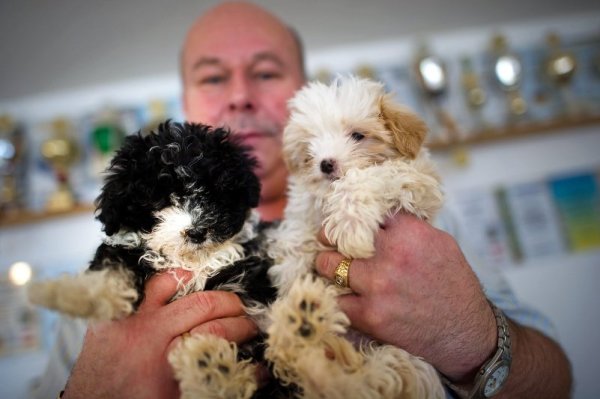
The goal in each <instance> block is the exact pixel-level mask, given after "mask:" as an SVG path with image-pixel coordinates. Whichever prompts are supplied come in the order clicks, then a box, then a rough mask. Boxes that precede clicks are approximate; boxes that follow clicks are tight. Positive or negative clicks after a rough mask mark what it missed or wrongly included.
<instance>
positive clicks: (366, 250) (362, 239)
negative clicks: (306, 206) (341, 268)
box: [323, 216, 375, 259]
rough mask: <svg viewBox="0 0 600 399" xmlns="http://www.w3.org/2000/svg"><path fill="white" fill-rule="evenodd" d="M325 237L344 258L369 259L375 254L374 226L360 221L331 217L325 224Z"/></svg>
mask: <svg viewBox="0 0 600 399" xmlns="http://www.w3.org/2000/svg"><path fill="white" fill-rule="evenodd" d="M323 227H324V230H325V236H326V237H327V238H328V239H329V240H330V242H331V243H332V244H333V245H334V246H335V247H337V250H338V251H339V252H340V253H341V254H342V255H344V256H346V257H348V258H352V259H367V258H370V257H372V256H373V255H374V254H375V232H374V231H373V226H370V225H369V224H368V223H365V222H362V221H360V220H356V219H355V220H352V219H348V218H343V217H340V218H336V217H333V216H330V217H328V218H326V219H325V222H324V223H323Z"/></svg>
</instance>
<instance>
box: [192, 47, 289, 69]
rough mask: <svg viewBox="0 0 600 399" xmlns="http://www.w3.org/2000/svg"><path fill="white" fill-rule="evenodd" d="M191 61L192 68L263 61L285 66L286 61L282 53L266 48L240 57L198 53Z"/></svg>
mask: <svg viewBox="0 0 600 399" xmlns="http://www.w3.org/2000/svg"><path fill="white" fill-rule="evenodd" d="M190 61H191V69H192V70H197V69H200V68H202V67H206V66H215V67H223V68H225V67H233V66H243V67H253V66H255V65H257V64H261V63H262V62H271V63H273V64H275V65H277V66H280V67H283V66H284V65H285V62H284V61H283V60H282V57H281V55H280V54H277V53H276V52H274V51H269V50H264V51H256V52H253V53H251V54H246V55H245V56H242V55H241V54H240V55H239V56H238V57H235V58H232V57H227V56H226V55H223V54H212V55H211V54H202V53H200V54H198V55H197V56H196V58H195V59H192V60H190Z"/></svg>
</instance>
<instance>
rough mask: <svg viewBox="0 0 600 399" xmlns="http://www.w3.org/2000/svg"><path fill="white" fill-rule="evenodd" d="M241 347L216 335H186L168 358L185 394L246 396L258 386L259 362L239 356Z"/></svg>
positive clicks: (185, 397) (239, 398)
mask: <svg viewBox="0 0 600 399" xmlns="http://www.w3.org/2000/svg"><path fill="white" fill-rule="evenodd" d="M237 353H238V351H237V347H236V345H235V344H234V343H231V342H229V341H227V340H225V339H223V338H220V337H217V336H214V335H192V336H186V337H182V339H181V342H179V344H178V345H177V346H176V347H175V348H174V349H173V350H172V351H171V352H170V353H169V356H168V360H169V363H170V364H171V366H172V367H173V371H174V373H175V378H176V379H177V380H178V381H179V388H180V390H181V397H182V398H183V399H192V398H211V399H212V398H214V399H217V398H227V399H244V398H250V397H252V394H253V393H254V391H255V390H256V387H257V382H256V377H255V366H254V365H252V364H250V361H249V360H245V361H238V360H237Z"/></svg>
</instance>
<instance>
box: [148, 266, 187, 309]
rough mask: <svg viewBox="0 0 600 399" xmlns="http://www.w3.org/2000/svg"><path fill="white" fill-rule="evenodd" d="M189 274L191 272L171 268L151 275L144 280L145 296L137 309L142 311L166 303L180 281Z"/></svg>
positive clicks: (183, 280)
mask: <svg viewBox="0 0 600 399" xmlns="http://www.w3.org/2000/svg"><path fill="white" fill-rule="evenodd" d="M190 276H191V272H188V271H185V270H182V269H173V270H169V271H166V272H164V273H160V274H156V275H154V276H152V277H151V278H150V279H149V280H148V281H147V282H146V286H145V289H144V292H145V298H144V301H143V302H142V303H141V305H140V308H139V311H140V312H143V311H145V310H149V309H155V308H158V307H161V306H164V305H166V304H167V303H168V302H169V300H170V299H171V298H172V297H173V295H175V293H176V292H177V289H178V288H179V284H180V282H185V281H186V280H187V279H189V278H190Z"/></svg>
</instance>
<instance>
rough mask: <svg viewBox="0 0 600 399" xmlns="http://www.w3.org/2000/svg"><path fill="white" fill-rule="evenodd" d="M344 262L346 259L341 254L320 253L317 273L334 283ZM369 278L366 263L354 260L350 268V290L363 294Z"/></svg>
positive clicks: (317, 261) (316, 264)
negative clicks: (341, 263) (337, 270)
mask: <svg viewBox="0 0 600 399" xmlns="http://www.w3.org/2000/svg"><path fill="white" fill-rule="evenodd" d="M342 260H344V257H343V256H342V255H341V254H340V253H339V252H334V251H326V252H321V253H319V254H318V255H317V259H316V263H315V266H316V269H317V273H319V275H321V276H323V277H325V278H327V279H328V280H331V281H334V278H335V269H336V268H337V267H338V265H339V264H340V262H341V261H342ZM367 277H368V274H367V273H365V263H364V261H363V260H361V259H354V260H352V262H351V263H350V267H349V268H348V286H349V287H350V289H351V290H352V291H354V292H356V293H357V294H360V293H363V292H364V290H365V288H366V284H365V282H366V281H367V280H365V278H367Z"/></svg>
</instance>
